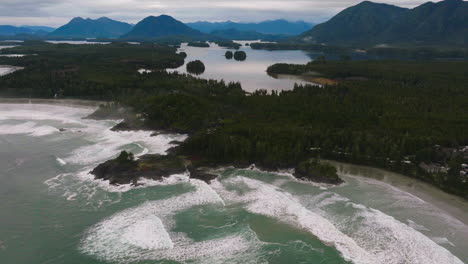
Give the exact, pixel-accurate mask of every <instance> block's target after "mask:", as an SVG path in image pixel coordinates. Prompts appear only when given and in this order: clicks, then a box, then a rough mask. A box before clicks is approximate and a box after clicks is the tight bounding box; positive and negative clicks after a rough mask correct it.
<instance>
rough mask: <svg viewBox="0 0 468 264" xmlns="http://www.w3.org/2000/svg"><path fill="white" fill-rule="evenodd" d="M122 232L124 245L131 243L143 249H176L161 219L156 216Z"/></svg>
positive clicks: (149, 217) (147, 218)
mask: <svg viewBox="0 0 468 264" xmlns="http://www.w3.org/2000/svg"><path fill="white" fill-rule="evenodd" d="M122 232H123V235H122V243H129V244H132V245H134V246H136V247H140V248H143V249H171V248H174V244H173V243H172V240H171V238H170V237H169V234H168V233H167V232H166V229H165V228H164V225H163V223H162V222H161V219H159V218H158V217H157V216H154V215H150V216H148V217H146V218H145V219H142V220H140V221H137V222H136V223H135V224H133V225H131V226H129V227H128V228H126V229H125V230H122Z"/></svg>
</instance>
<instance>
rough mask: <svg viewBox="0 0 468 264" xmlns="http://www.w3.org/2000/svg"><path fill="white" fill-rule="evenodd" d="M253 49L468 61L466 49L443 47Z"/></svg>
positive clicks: (279, 46)
mask: <svg viewBox="0 0 468 264" xmlns="http://www.w3.org/2000/svg"><path fill="white" fill-rule="evenodd" d="M250 46H251V47H252V49H265V50H304V51H314V52H322V53H324V54H328V55H334V56H332V57H337V56H336V55H347V56H351V55H352V56H353V57H354V56H356V57H358V58H361V57H364V58H367V59H411V60H428V59H468V49H467V48H466V47H441V46H428V47H424V46H423V47H419V46H394V47H393V46H382V47H364V48H353V47H345V46H329V45H320V44H305V43H294V42H292V43H252V44H251V45H250Z"/></svg>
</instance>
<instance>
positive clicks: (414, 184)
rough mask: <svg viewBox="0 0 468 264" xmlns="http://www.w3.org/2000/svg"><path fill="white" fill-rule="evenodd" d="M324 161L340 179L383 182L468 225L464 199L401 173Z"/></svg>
mask: <svg viewBox="0 0 468 264" xmlns="http://www.w3.org/2000/svg"><path fill="white" fill-rule="evenodd" d="M324 161H327V162H329V163H331V164H333V165H334V166H335V167H336V168H337V170H338V174H339V175H340V177H344V178H346V177H364V178H370V179H375V180H378V181H381V182H383V183H386V184H389V185H391V186H393V187H395V188H397V189H399V190H402V191H404V192H407V193H409V194H411V195H414V196H415V197H417V198H419V199H421V200H423V201H425V202H427V203H430V204H432V205H434V206H435V207H437V208H438V209H440V210H442V211H444V212H446V213H448V214H449V215H451V216H453V217H455V218H456V219H458V220H459V221H461V222H462V223H464V224H465V225H468V201H466V200H464V199H463V198H462V197H458V196H456V195H452V194H449V193H446V192H444V191H443V190H441V189H439V188H437V187H435V186H433V185H431V184H429V183H426V182H423V181H421V180H418V179H415V178H411V177H408V176H405V175H402V174H399V173H395V172H390V171H387V170H383V169H379V168H375V167H369V166H362V165H355V164H351V163H344V162H339V161H333V160H324ZM349 174H352V176H350V175H349Z"/></svg>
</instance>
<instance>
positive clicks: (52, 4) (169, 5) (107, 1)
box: [0, 0, 425, 26]
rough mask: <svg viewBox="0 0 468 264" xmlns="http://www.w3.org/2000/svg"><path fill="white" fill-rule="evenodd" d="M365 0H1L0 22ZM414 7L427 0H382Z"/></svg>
mask: <svg viewBox="0 0 468 264" xmlns="http://www.w3.org/2000/svg"><path fill="white" fill-rule="evenodd" d="M359 2H360V0H329V1H321V0H308V1H307V0H237V1H232V0H218V1H215V0H213V1H210V0H159V1H155V0H0V24H14V25H21V24H37V25H39V24H41V25H50V26H59V25H62V24H63V23H65V22H66V21H68V20H69V19H71V18H72V17H75V16H82V17H92V18H97V17H101V16H108V17H110V18H113V19H118V20H122V21H127V22H131V23H136V22H138V21H139V20H141V19H142V18H144V17H145V16H148V15H159V14H163V13H164V14H169V15H172V16H174V17H175V18H177V19H180V20H182V21H184V22H191V21H197V20H207V21H224V20H233V21H260V20H265V19H277V18H285V19H289V20H299V19H301V20H306V21H311V22H321V21H324V20H326V19H328V18H329V17H331V16H333V15H334V14H336V13H338V12H339V11H341V10H343V9H344V8H346V7H349V6H351V5H355V4H357V3H359ZM376 2H386V3H389V4H395V5H398V6H403V7H413V6H416V5H419V4H422V3H423V2H425V1H424V0H422V1H419V0H388V1H383V0H376Z"/></svg>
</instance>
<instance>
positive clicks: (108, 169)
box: [91, 151, 187, 185]
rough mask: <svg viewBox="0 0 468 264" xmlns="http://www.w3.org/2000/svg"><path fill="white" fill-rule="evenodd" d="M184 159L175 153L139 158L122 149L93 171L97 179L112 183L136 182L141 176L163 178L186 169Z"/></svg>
mask: <svg viewBox="0 0 468 264" xmlns="http://www.w3.org/2000/svg"><path fill="white" fill-rule="evenodd" d="M186 170H187V169H186V167H185V164H184V161H183V159H181V158H180V157H178V156H173V155H167V156H162V155H157V154H154V155H144V156H141V157H140V158H139V159H138V160H136V159H135V157H134V156H133V154H132V153H129V152H126V151H122V152H121V153H120V155H119V156H118V157H117V158H115V159H113V160H108V161H106V162H104V163H102V164H100V165H98V166H97V167H96V168H95V169H94V170H92V171H91V174H93V175H94V176H95V177H96V179H102V180H108V181H109V182H110V183H111V184H129V183H131V184H134V185H136V184H137V182H138V180H139V179H141V178H147V179H152V180H162V179H163V178H165V177H169V176H171V175H174V174H181V173H184V172H185V171H186Z"/></svg>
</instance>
